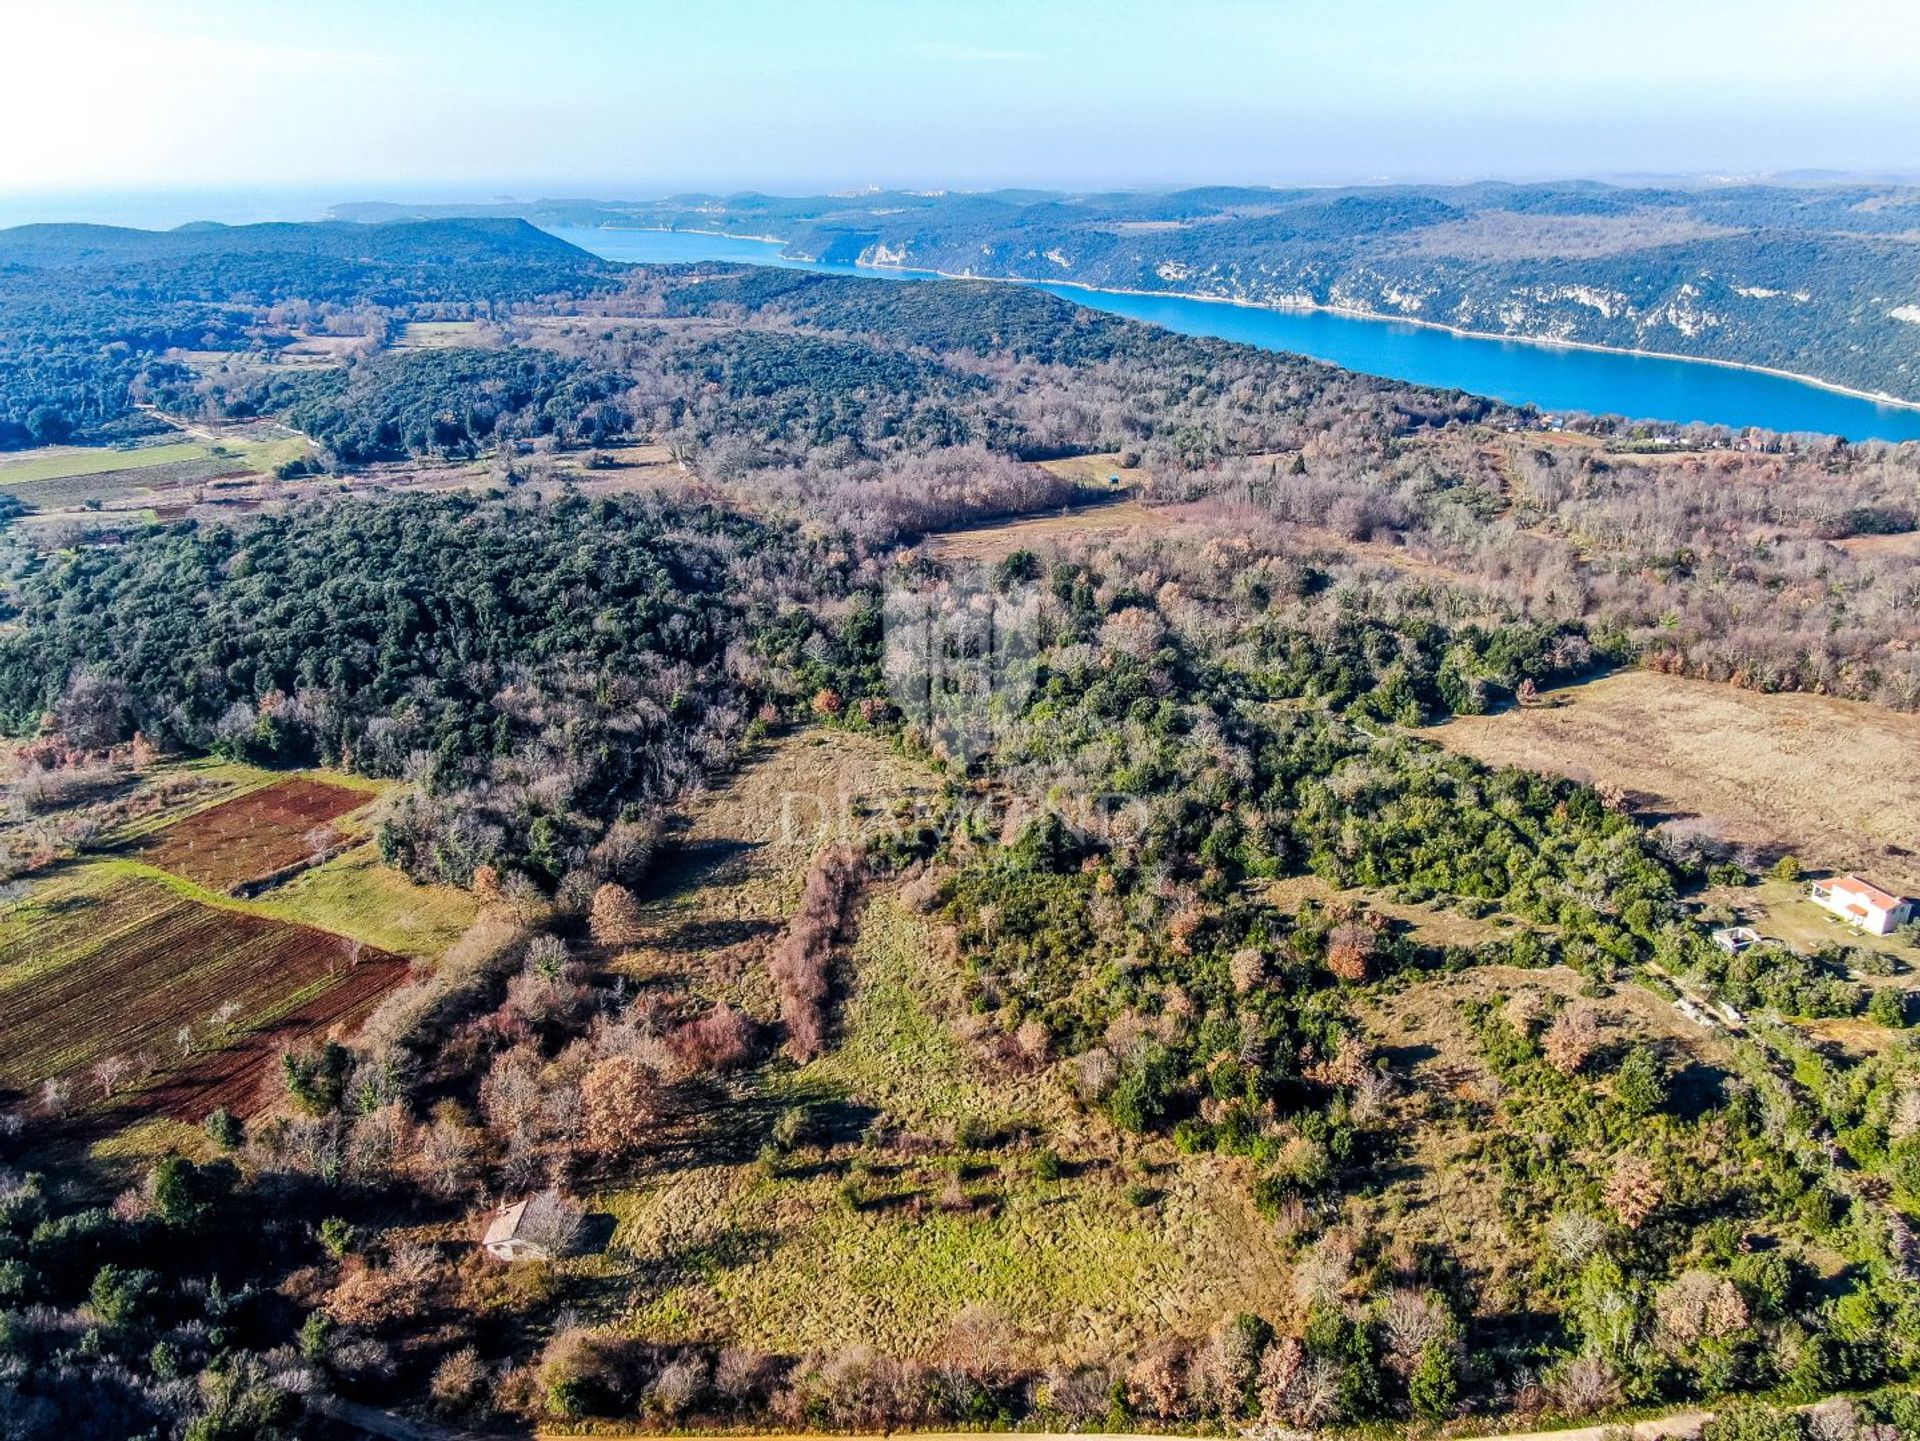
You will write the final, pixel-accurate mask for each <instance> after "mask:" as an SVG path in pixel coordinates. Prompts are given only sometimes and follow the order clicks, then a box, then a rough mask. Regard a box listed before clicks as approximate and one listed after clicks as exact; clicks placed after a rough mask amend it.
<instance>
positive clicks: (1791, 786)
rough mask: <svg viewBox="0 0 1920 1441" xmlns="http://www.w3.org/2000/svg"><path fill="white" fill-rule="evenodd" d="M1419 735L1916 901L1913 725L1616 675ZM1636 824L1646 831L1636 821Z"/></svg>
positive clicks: (1648, 676)
mask: <svg viewBox="0 0 1920 1441" xmlns="http://www.w3.org/2000/svg"><path fill="white" fill-rule="evenodd" d="M1547 700H1548V703H1547V704H1544V705H1541V706H1538V707H1535V708H1531V709H1525V710H1510V711H1506V712H1504V713H1502V714H1499V715H1491V716H1463V717H1458V718H1456V719H1454V720H1451V721H1449V722H1448V723H1447V724H1445V725H1443V726H1439V727H1436V728H1435V729H1433V730H1430V731H1426V732H1423V734H1424V735H1426V736H1428V737H1430V738H1431V739H1433V740H1435V741H1438V742H1439V743H1440V744H1441V745H1443V746H1446V747H1447V748H1448V749H1449V750H1454V751H1459V752H1461V753H1463V754H1466V755H1470V756H1473V757H1475V758H1476V759H1478V760H1481V761H1484V762H1486V763H1487V764H1489V765H1512V766H1523V767H1527V768H1529V769H1533V770H1541V771H1551V772H1555V773H1558V774H1561V775H1567V776H1573V777H1575V778H1577V779H1580V780H1585V781H1590V782H1593V783H1595V784H1598V785H1603V786H1610V787H1617V788H1618V789H1620V790H1621V791H1623V792H1626V793H1627V794H1628V796H1629V799H1630V800H1631V801H1632V802H1633V803H1634V804H1635V805H1636V807H1637V808H1638V809H1640V810H1642V811H1643V812H1651V813H1654V814H1655V815H1658V814H1660V813H1665V814H1671V815H1692V816H1702V817H1706V818H1708V819H1710V820H1712V821H1713V822H1715V823H1716V824H1717V825H1718V826H1719V827H1720V829H1721V831H1722V833H1723V834H1724V835H1725V836H1726V837H1727V839H1729V840H1732V841H1737V842H1743V843H1747V844H1751V845H1755V846H1759V847H1763V848H1768V849H1780V850H1785V851H1789V852H1791V853H1793V854H1794V855H1796V856H1798V857H1799V858H1800V859H1801V861H1802V862H1803V863H1804V864H1806V865H1808V866H1811V867H1815V868H1822V869H1834V870H1856V869H1857V870H1861V871H1863V872H1865V873H1867V874H1869V875H1871V876H1873V877H1875V878H1876V879H1878V880H1879V882H1880V883H1881V884H1882V885H1886V886H1892V887H1895V888H1901V889H1905V890H1908V891H1912V890H1916V889H1920V853H1917V852H1920V716H1913V715H1904V714H1900V713H1898V712H1895V711H1890V710H1886V709H1883V708H1882V707H1879V706H1875V705H1869V704H1866V703H1864V702H1859V701H1843V700H1832V699H1828V698H1826V697H1823V696H1812V695H1762V694H1759V693H1756V692H1753V691H1743V690H1736V689H1734V688H1733V687H1731V686H1726V685H1721V684H1718V683H1716V682H1713V681H1696V680H1685V679H1681V678H1679V677H1675V676H1668V675H1659V674H1656V673H1654V672H1651V671H1625V672H1621V673H1619V674H1616V675H1611V676H1606V677H1603V678H1602V679H1600V680H1596V681H1591V682H1588V683H1587V684H1585V685H1579V686H1571V687H1568V688H1566V689H1564V690H1560V691H1555V692H1553V693H1551V694H1550V695H1549V696H1548V697H1547ZM1649 818H1653V817H1652V816H1650V817H1649Z"/></svg>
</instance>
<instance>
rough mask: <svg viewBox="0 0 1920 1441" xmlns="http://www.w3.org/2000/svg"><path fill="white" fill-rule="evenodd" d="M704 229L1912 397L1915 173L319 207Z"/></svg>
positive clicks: (365, 217)
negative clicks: (1597, 349) (1716, 180)
mask: <svg viewBox="0 0 1920 1441" xmlns="http://www.w3.org/2000/svg"><path fill="white" fill-rule="evenodd" d="M333 213H334V215H335V216H336V217H337V218H340V219H343V220H358V221H376V220H389V219H398V218H403V217H404V218H452V217H463V218H464V217H475V216H502V217H519V218H524V219H528V220H532V221H534V222H535V223H537V224H542V225H570V226H604V227H613V228H634V229H672V230H707V231H717V232H722V233H725V234H730V235H739V236H751V237H755V238H762V239H771V240H777V241H780V242H782V243H783V245H784V246H785V248H786V251H787V253H788V254H790V255H793V256H796V257H805V258H808V259H815V260H828V261H840V262H844V263H850V264H861V265H870V266H888V267H899V268H905V269H915V270H928V271H940V272H943V273H947V274H952V275H966V276H978V277H982V278H1001V279H1023V280H1049V281H1070V282H1074V283H1077V284H1083V285H1091V286H1098V287H1100V288H1103V289H1111V290H1141V291H1149V292H1158V293H1166V294H1180V295H1193V296H1200V297H1205V298H1211V299H1229V300H1237V301H1243V302H1250V303H1255V304H1264V305H1290V306H1313V307H1321V308H1327V309H1334V310H1342V311H1349V312H1356V313H1361V314H1370V315H1380V316H1389V317H1394V318H1398V319H1405V320H1417V321H1422V322H1425V323H1428V324H1435V325H1443V326H1447V327H1451V328H1454V329H1458V330H1464V331H1473V332H1478V333H1483V334H1492V335H1510V336H1514V337H1516V338H1526V339H1534V340H1558V341H1566V342H1571V343H1577V344H1583V345H1603V346H1610V347H1617V348H1620V349H1626V350H1637V351H1646V352H1651V353H1660V354H1669V355H1681V356H1689V357H1697V358H1700V359H1708V360H1722V361H1731V362H1735V363H1738V364H1743V365H1756V366H1763V367H1765V368H1767V369H1771V370H1781V371H1787V372H1790V373H1793V374H1796V375H1804V376H1808V377H1811V378H1813V379H1817V380H1821V381H1824V382H1827V383H1829V384H1834V385H1839V386H1845V387H1848V388H1850V389H1855V390H1860V391H1864V392H1867V393H1869V394H1876V395H1884V396H1887V397H1890V398H1896V399H1901V400H1908V401H1912V400H1920V187H1914V186H1902V185H1894V184H1885V183H1821V184H1807V185H1784V184H1738V185H1724V186H1647V187H1620V186H1610V185H1604V184H1600V183H1597V182H1592V181H1569V182H1554V183H1548V184H1535V185H1514V184H1503V183H1492V182H1489V183H1482V184H1475V185H1464V186H1391V187H1354V188H1338V189H1312V188H1295V189H1264V188H1242V187H1220V186H1216V187H1207V188H1202V189H1192V190H1180V191H1173V192H1169V193H1136V192H1115V193H1106V194H1067V193H1062V192H1053V191H1033V190H998V191H992V192H986V193H978V194H963V193H954V192H919V191H873V192H867V193H862V194H858V195H837V196H831V195H830V196H801V197H791V198H789V197H780V196H768V195H759V194H740V195H729V196H718V195H704V194H690V195H674V196H668V197H666V198H664V199H659V200H648V201H603V200H539V201H534V202H530V203H519V202H507V203H499V204H490V205H444V206H407V205H397V204H392V203H387V202H379V203H372V202H369V203H359V204H350V205H341V206H338V207H335V209H334V212H333Z"/></svg>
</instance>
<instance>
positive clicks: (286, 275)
mask: <svg viewBox="0 0 1920 1441" xmlns="http://www.w3.org/2000/svg"><path fill="white" fill-rule="evenodd" d="M625 269H626V267H624V266H618V265H612V264H609V263H607V262H605V261H602V260H599V259H597V258H595V257H594V256H591V255H589V254H587V253H586V252H585V251H583V250H579V249H577V248H575V247H574V246H571V245H569V244H567V243H566V242H565V241H562V240H558V239H555V238H554V237H553V236H551V235H548V234H546V233H545V232H544V231H542V230H539V229H537V228H535V227H534V226H532V225H529V224H527V223H526V222H525V221H523V220H513V219H478V220H431V221H422V222H418V223H398V224H392V225H373V226H368V225H352V224H347V223H344V222H328V223H321V224H307V225H280V224H272V225H243V226H222V225H192V226H184V227H182V228H180V229H178V230H169V231H144V230H123V229H116V228H113V227H109V226H96V225H28V226H21V227H19V228H17V229H13V230H5V231H0V448H5V447H12V446H21V445H32V444H46V443H50V442H56V441H63V440H111V439H116V438H119V437H121V436H123V435H125V434H128V433H131V432H135V431H138V430H139V429H140V428H141V427H142V425H143V421H142V419H141V417H140V416H139V415H137V414H136V413H135V409H134V407H135V402H136V401H137V399H139V398H140V397H141V396H142V395H144V394H146V393H148V392H150V391H151V390H154V389H157V388H163V387H166V386H169V385H178V384H181V383H183V382H185V381H186V380H188V379H190V376H189V373H188V372H187V370H186V368H185V367H184V366H183V365H182V364H180V363H179V362H178V361H177V360H173V359H168V358H167V353H168V352H170V351H176V350H186V351H208V350H221V351H224V350H240V349H245V348H248V347H250V346H254V345H256V344H259V343H261V342H262V341H263V340H265V341H269V342H270V341H271V339H272V337H273V335H274V334H276V333H279V334H282V335H284V333H285V332H286V330H287V328H288V325H289V323H298V324H301V325H304V326H306V327H307V328H310V329H318V330H322V331H325V332H327V333H331V334H346V335H351V334H368V333H373V332H376V331H377V330H378V329H379V327H380V326H381V325H382V324H384V323H385V321H386V319H387V318H389V317H390V316H391V315H392V314H394V313H396V312H398V311H400V310H402V309H405V310H407V311H408V313H409V314H414V313H422V307H430V308H433V310H432V313H434V314H441V315H449V316H462V317H464V316H467V315H491V314H495V313H498V312H500V311H503V310H507V309H511V308H512V307H514V306H516V305H521V304H525V303H527V302H529V301H532V300H536V299H540V298H543V297H552V296H566V297H575V296H580V295H584V294H589V293H592V292H594V291H597V290H603V289H609V288H612V287H615V286H617V285H618V284H619V283H620V277H621V275H622V274H623V273H624V272H625ZM289 306H291V307H292V309H287V308H286V307H289ZM276 307H279V308H280V309H279V311H278V313H277V314H270V312H273V311H275V308H276Z"/></svg>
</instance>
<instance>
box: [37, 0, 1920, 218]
mask: <svg viewBox="0 0 1920 1441" xmlns="http://www.w3.org/2000/svg"><path fill="white" fill-rule="evenodd" d="M1915 6H1916V0H1270V3H1266V4H1252V3H1232V0H1188V3H1184V4H1173V3H1128V0H1100V3H1080V0H1052V3H1050V0H1023V3H1000V0H947V3H939V0H922V3H918V4H908V3H897V4H896V3H881V0H804V3H776V0H678V3H652V0H461V3H441V0H404V3H402V0H298V3H289V0H244V3H242V0H181V3H169V0H144V3H116V0H44V3H43V0H0V35H4V37H5V39H6V46H5V54H6V59H5V61H4V62H3V63H4V67H5V68H4V72H3V73H0V75H3V78H0V134H4V135H5V136H6V144H5V145H4V146H0V192H22V191H28V192H33V191H50V190H51V191H69V192H85V191H89V190H99V189H106V188H113V189H123V190H124V189H131V188H139V189H168V188H176V187H222V188H226V187H264V186H271V187H274V188H276V189H278V190H284V191H288V192H293V191H300V190H314V191H327V192H337V194H334V195H333V196H332V197H331V198H341V199H345V198H352V197H353V196H355V195H359V194H375V193H396V192H398V193H407V194H411V195H414V196H415V197H416V198H423V199H424V198H451V197H456V196H477V195H485V194H491V193H513V194H519V195H530V194H534V193H546V194H557V193H563V192H573V193H594V194H602V195H611V194H615V193H626V194H636V195H637V194H642V193H646V192H650V191H652V192H657V191H659V190H663V189H678V188H686V187H694V186H698V187H711V188H736V187H746V186H753V187H758V188H762V189H770V190H785V191H798V190H808V189H818V188H836V189H837V188H845V187H850V186H858V185H865V184H871V183H878V184H897V185H915V186H940V185H951V186H966V187H977V186H982V185H991V184H1055V185H1070V186H1082V185H1095V184H1100V185H1106V184H1119V185H1128V184H1133V185H1156V184H1166V183H1202V182H1213V181H1247V182H1286V181H1295V180H1305V181H1320V180H1332V179H1366V178H1374V177H1393V178H1421V179H1426V178H1473V177H1482V176H1507V177H1513V178H1524V177H1538V176H1555V175H1575V174H1599V173H1618V172H1627V171H1658V172H1668V173H1675V172H1701V171H1709V172H1729V171H1732V172H1746V171H1758V170H1769V171H1778V170H1785V169H1793V168H1802V167H1831V168H1850V169H1862V168H1882V167H1904V168H1911V167H1915V166H1920V82H1917V81H1916V77H1917V76H1920V18H1917V17H1916V13H1915ZM78 198H79V197H77V196H76V199H78Z"/></svg>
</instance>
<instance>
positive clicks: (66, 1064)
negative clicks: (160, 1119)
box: [0, 878, 409, 1121]
mask: <svg viewBox="0 0 1920 1441" xmlns="http://www.w3.org/2000/svg"><path fill="white" fill-rule="evenodd" d="M57 924H58V925H60V926H62V927H69V926H71V927H81V928H84V934H85V935H86V936H87V939H86V941H85V942H84V944H83V945H81V946H80V947H78V948H73V949H69V948H66V947H63V948H62V956H61V959H59V960H58V961H57V962H56V963H51V964H47V965H46V966H45V967H44V970H43V971H42V972H41V973H39V974H32V973H24V974H22V977H21V979H19V980H18V981H15V982H14V983H13V984H11V985H7V986H5V987H4V989H0V1093H11V1094H10V1096H8V1095H3V1094H0V1099H11V1100H15V1101H19V1100H29V1099H31V1098H33V1097H34V1096H35V1095H36V1094H37V1092H38V1090H39V1088H40V1086H41V1085H42V1083H44V1082H45V1081H47V1080H50V1079H55V1078H60V1079H65V1080H68V1081H70V1082H71V1083H72V1085H73V1091H74V1100H75V1102H76V1104H87V1103H92V1102H94V1101H97V1100H99V1099H101V1094H100V1089H99V1088H98V1086H97V1085H96V1084H95V1081H94V1075H93V1071H94V1067H95V1065H96V1064H97V1063H99V1062H100V1061H102V1060H103V1059H105V1058H108V1057H121V1058H125V1059H128V1060H130V1061H132V1060H137V1061H138V1062H139V1064H138V1065H137V1066H136V1067H134V1068H133V1069H132V1070H131V1072H130V1074H129V1075H128V1076H127V1078H126V1084H127V1085H128V1086H129V1087H131V1085H132V1084H133V1083H134V1082H135V1081H136V1080H137V1078H138V1077H139V1075H141V1074H142V1073H154V1074H157V1075H158V1077H159V1079H157V1080H156V1081H154V1082H152V1083H151V1084H149V1085H147V1086H146V1087H145V1088H144V1089H142V1090H140V1091H138V1092H133V1091H131V1090H129V1091H128V1092H127V1093H125V1094H124V1096H123V1098H122V1099H121V1100H120V1101H119V1102H118V1103H117V1104H115V1105H114V1106H113V1107H112V1108H111V1109H112V1111H113V1113H114V1114H115V1116H116V1118H118V1117H122V1116H126V1117H127V1118H131V1116H132V1115H139V1114H165V1115H170V1116H175V1117H177V1118H179V1119H182V1120H188V1121H198V1120H201V1119H203V1118H204V1117H205V1116H206V1114H207V1113H208V1112H209V1111H211V1110H213V1109H214V1108H215V1107H216V1106H222V1105H224V1106H226V1107H228V1108H229V1109H230V1110H233V1111H235V1112H237V1113H239V1114H243V1115H244V1114H246V1113H247V1112H249V1111H251V1110H253V1109H255V1104H256V1095H257V1092H258V1089H259V1083H260V1078H261V1076H262V1075H263V1074H264V1073H265V1072H266V1070H267V1069H268V1067H269V1066H271V1065H272V1063H273V1060H274V1057H275V1055H276V1054H277V1053H278V1052H279V1051H280V1050H281V1049H282V1048H284V1047H286V1046H289V1045H293V1044H296V1043H299V1042H301V1041H303V1040H307V1039H312V1038H317V1037H320V1036H324V1035H325V1034H326V1033H328V1032H329V1031H331V1030H332V1029H333V1028H335V1027H336V1026H338V1027H341V1028H343V1029H350V1028H351V1027H353V1026H355V1025H357V1024H358V1023H359V1022H360V1021H361V1020H363V1019H364V1018H365V1016H366V1015H367V1013H368V1012H369V1011H370V1010H371V1009H372V1008H373V1006H374V1004H375V1003H376V1002H377V1001H378V1000H379V998H380V997H381V995H383V994H384V993H385V992H386V991H387V990H389V989H391V988H392V987H394V986H396V985H398V984H399V983H400V982H401V981H403V980H404V979H405V978H406V976H407V972H408V968H409V962H408V961H407V960H406V959H405V958H403V957H399V956H394V955H391V954H389V953H388V952H385V951H380V950H375V949H373V948H372V947H362V946H358V945H356V944H355V943H354V942H352V941H349V940H347V939H345V938H344V937H341V936H336V935H332V934H330V933H329V932H326V931H321V930H316V929H314V928H312V927H309V926H296V925H289V924H287V923H285V922H281V921H274V920H268V919H266V918H264V917H259V916H249V915H242V914H238V913H235V912H231V911H224V910H219V909H216V908H214V907H212V906H204V905H201V904H199V903H198V902H196V901H192V900H189V899H187V898H186V897H184V896H177V895H175V894H173V893H172V892H170V891H169V890H167V888H166V887H165V886H163V885H161V884H159V883H158V882H154V881H147V880H140V879H136V878H128V879H124V880H119V881H116V882H115V883H114V884H113V885H112V886H111V887H110V888H108V889H107V890H105V891H103V892H101V893H99V894H98V895H96V896H92V897H86V898H83V903H82V904H80V905H78V906H76V907H75V908H74V909H72V910H71V911H70V913H69V914H66V915H63V916H62V917H61V918H60V920H59V921H58V922H57ZM31 945H32V942H31V941H30V940H25V941H19V942H15V943H13V944H10V945H8V946H7V947H5V948H0V976H4V974H5V973H6V972H7V971H9V970H11V969H12V967H13V966H14V965H21V966H23V967H31V966H32V965H33V956H32V954H31V951H30V947H31ZM228 1003H232V1005H233V1006H235V1007H236V1008H237V1009H236V1010H235V1011H234V1012H233V1014H232V1016H231V1017H230V1019H229V1020H228V1022H227V1023H226V1024H224V1025H222V1024H218V1023H216V1021H215V1016H216V1014H217V1013H218V1012H220V1010H221V1008H222V1007H223V1006H225V1005H227V1004H228ZM182 1027H188V1028H190V1029H191V1032H192V1048H191V1049H190V1050H183V1049H182V1045H181V1040H180V1031H181V1028H182Z"/></svg>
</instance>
